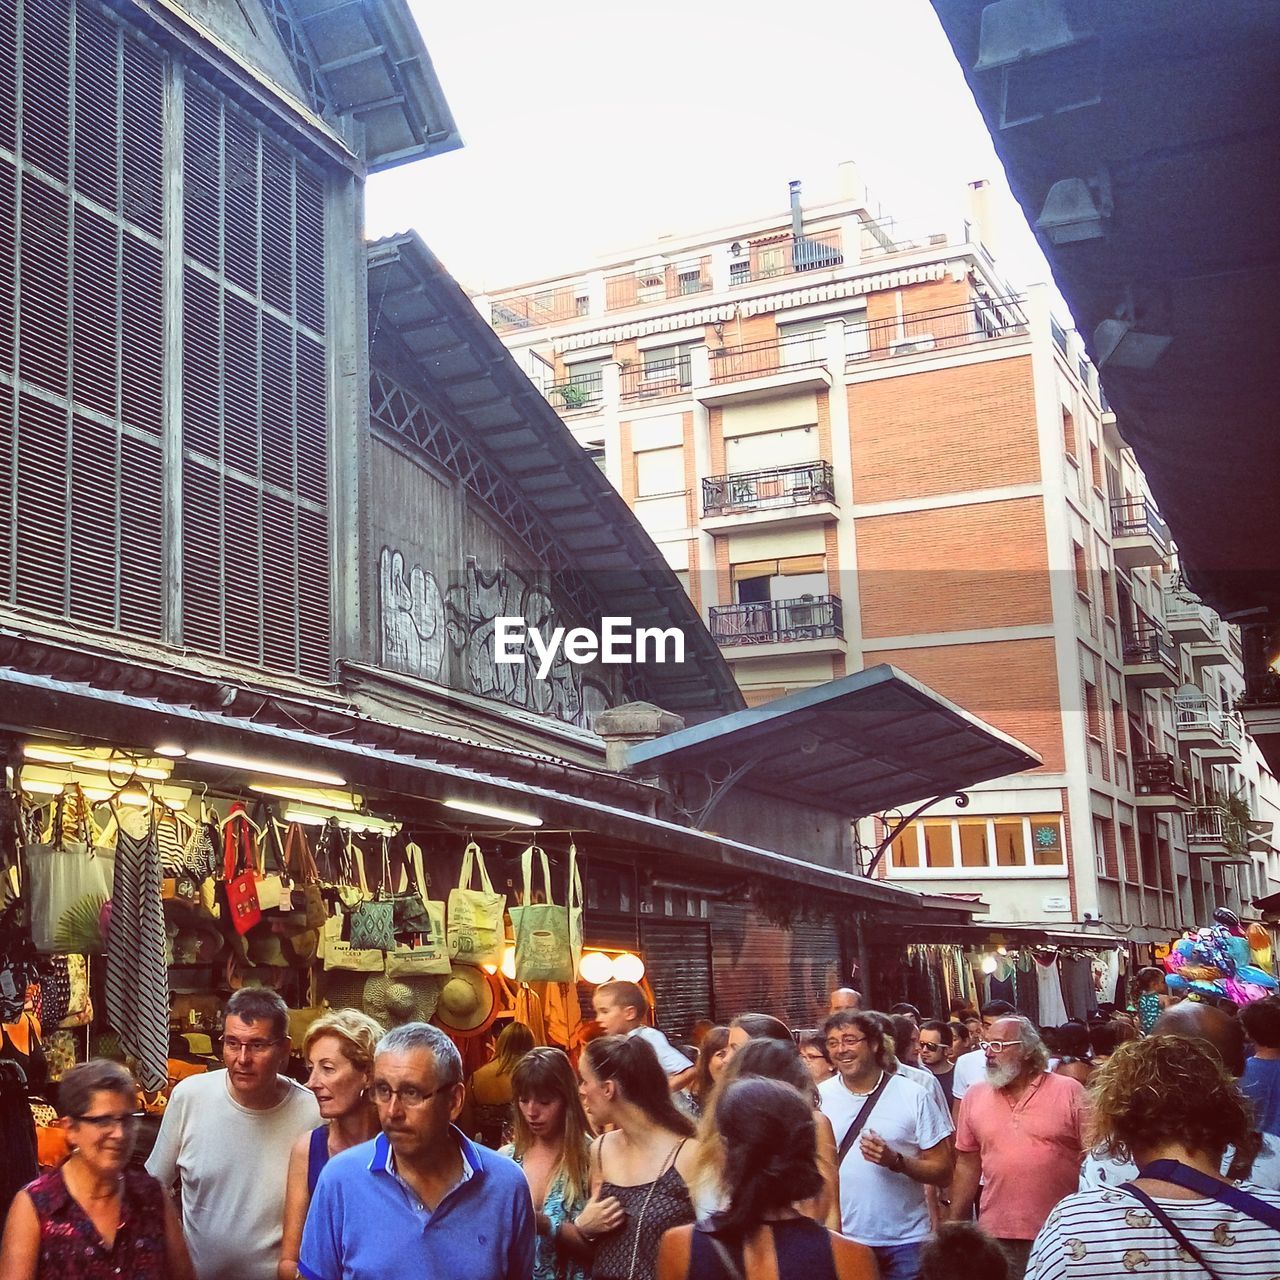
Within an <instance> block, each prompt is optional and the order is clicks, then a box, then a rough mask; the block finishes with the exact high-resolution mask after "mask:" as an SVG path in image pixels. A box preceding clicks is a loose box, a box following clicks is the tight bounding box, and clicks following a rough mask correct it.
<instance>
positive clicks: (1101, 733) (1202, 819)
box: [475, 166, 1280, 943]
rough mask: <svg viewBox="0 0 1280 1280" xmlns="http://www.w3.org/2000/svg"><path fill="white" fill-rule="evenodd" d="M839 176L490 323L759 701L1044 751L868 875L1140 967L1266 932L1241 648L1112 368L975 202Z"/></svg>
mask: <svg viewBox="0 0 1280 1280" xmlns="http://www.w3.org/2000/svg"><path fill="white" fill-rule="evenodd" d="M841 177H842V183H843V187H844V195H843V196H842V198H841V199H839V200H836V201H834V202H831V203H826V204H822V205H819V206H814V207H808V208H805V207H803V206H802V204H801V201H800V194H799V191H798V184H793V187H792V199H791V208H790V210H789V211H787V212H783V213H781V214H780V215H779V216H777V217H773V218H764V219H758V220H755V221H753V222H750V223H743V224H741V225H736V226H732V227H726V228H720V229H718V230H716V231H714V232H710V233H703V234H697V235H688V236H680V237H668V238H665V239H663V240H661V241H660V242H658V243H656V244H653V245H650V246H646V247H644V248H642V249H641V250H639V251H632V252H630V253H628V254H626V255H625V256H619V257H616V258H612V259H610V260H608V261H605V262H602V263H600V264H597V265H595V266H593V267H591V268H590V269H583V270H580V271H578V272H576V273H574V274H566V275H564V276H561V277H557V278H554V279H548V280H542V281H537V282H531V283H526V284H523V285H521V286H518V287H513V288H510V289H504V290H501V291H491V292H489V293H487V294H484V295H480V296H478V297H477V298H476V299H475V301H476V304H477V306H478V307H479V308H480V309H481V311H482V312H483V313H484V314H485V315H486V316H487V317H488V318H489V319H490V320H491V322H492V324H493V326H494V328H495V329H496V330H497V332H498V333H499V335H500V336H501V337H502V338H503V340H504V342H505V343H506V344H507V346H508V347H509V349H510V350H511V351H512V352H513V353H514V354H515V356H516V358H517V360H518V361H519V363H520V364H521V366H522V367H523V368H524V369H525V371H526V372H527V373H528V375H529V377H530V378H531V379H532V380H533V381H534V382H535V384H537V385H538V386H539V387H540V388H541V390H542V392H543V393H544V394H545V395H546V397H547V398H548V400H549V401H550V402H551V403H552V404H553V405H555V407H556V408H557V409H558V410H559V411H560V413H561V414H562V416H563V418H564V420H565V422H566V423H567V425H568V426H569V427H570V429H571V430H572V432H573V434H574V435H575V437H576V438H577V439H578V440H579V441H580V442H581V444H582V445H583V447H584V448H586V449H587V450H589V451H590V452H591V453H592V454H593V456H594V457H595V458H596V460H597V462H598V463H599V465H600V466H601V467H602V468H603V469H604V471H605V472H606V474H607V475H608V476H609V478H610V479H611V480H612V481H613V483H614V485H615V486H616V487H617V488H618V490H619V491H620V492H621V493H622V495H623V496H624V497H625V498H626V500H627V502H628V504H629V505H630V506H631V507H632V508H633V509H634V511H635V512H636V514H637V516H638V517H639V518H640V520H641V522H642V523H643V524H644V525H645V527H646V528H647V529H648V530H649V532H650V533H651V534H652V536H653V537H654V539H655V541H656V542H657V543H658V544H659V546H660V547H661V548H662V550H663V551H664V553H665V554H666V556H667V558H668V560H669V562H670V564H671V565H672V567H673V568H674V569H675V570H676V571H677V572H678V573H679V574H680V576H681V578H682V580H683V581H684V583H685V585H686V587H687V590H688V591H689V594H690V596H691V598H692V599H693V601H694V603H695V604H696V605H697V607H698V608H699V610H700V611H701V612H702V615H703V616H704V617H705V619H706V620H707V624H708V626H709V628H710V630H711V632H712V634H713V635H714V636H715V637H716V639H717V641H718V642H719V644H720V645H721V646H722V649H723V652H724V654H725V656H726V658H727V659H728V660H729V661H730V663H731V664H732V667H733V670H734V674H735V677H736V679H737V681H738V683H739V685H740V687H741V689H742V691H743V693H744V696H745V697H746V699H747V701H748V703H749V704H751V705H754V704H758V703H760V702H763V701H767V700H769V699H771V698H774V697H777V696H780V695H781V694H784V693H787V692H791V691H794V690H796V689H799V688H804V687H807V686H811V685H815V684H820V683H822V682H824V681H827V680H830V679H832V678H834V677H838V676H841V675H844V674H846V673H847V672H849V671H854V670H858V669H860V668H862V667H864V666H870V665H873V664H876V663H882V662H888V663H892V664H894V665H895V666H897V667H899V668H901V669H902V670H904V671H906V672H907V673H909V674H910V675H912V676H915V677H917V678H918V679H920V680H922V681H924V682H925V683H926V684H928V685H930V686H931V687H933V688H935V689H937V690H938V691H939V692H941V693H943V694H944V695H946V696H947V697H950V698H951V699H952V700H953V701H955V702H957V703H959V704H961V705H962V706H964V707H965V708H966V709H967V710H969V711H971V712H973V713H974V714H976V715H978V716H980V717H982V718H983V719H985V720H987V721H989V722H990V723H992V724H995V725H997V726H998V727H1000V728H1001V729H1003V730H1005V731H1006V732H1008V733H1010V734H1012V735H1014V736H1015V737H1017V738H1019V739H1020V740H1021V741H1023V742H1025V743H1026V744H1027V745H1029V746H1030V747H1032V748H1033V749H1034V750H1035V751H1037V752H1038V753H1040V755H1041V756H1042V758H1043V760H1044V764H1043V766H1042V767H1041V768H1040V769H1037V770H1035V771H1032V772H1029V773H1026V774H1023V775H1019V776H1017V777H1015V778H1012V779H1005V780H1003V781H1002V782H1001V783H999V784H991V785H988V786H984V787H982V788H979V789H977V790H975V791H974V792H972V793H971V794H970V796H969V803H968V804H967V806H960V805H959V804H957V803H956V802H955V801H954V800H948V801H944V802H943V803H940V804H939V805H937V806H935V807H934V808H933V809H931V810H930V811H929V813H928V815H927V816H926V817H925V818H924V819H923V820H922V821H920V822H917V823H915V824H913V825H912V826H910V827H908V828H907V829H906V830H905V831H904V832H903V833H902V834H901V835H900V836H899V837H898V838H897V839H896V840H895V841H894V842H893V844H892V845H891V846H890V848H889V849H888V853H887V856H886V857H885V858H884V859H883V860H882V861H881V862H880V863H879V865H878V866H877V867H876V868H875V871H874V874H877V875H885V876H888V877H890V878H892V879H895V880H900V881H911V882H929V883H927V884H924V885H921V887H927V888H929V889H935V890H943V891H949V892H954V893H971V894H980V895H981V896H982V897H983V898H984V899H985V900H986V901H987V902H989V903H990V905H991V911H990V915H989V919H990V920H991V921H999V922H1010V923H1024V924H1029V923H1033V922H1034V923H1039V924H1041V925H1047V926H1049V927H1052V928H1055V929H1059V930H1062V929H1065V930H1067V931H1071V930H1072V929H1073V928H1074V929H1080V930H1082V931H1084V932H1086V933H1092V934H1095V935H1096V934H1098V933H1105V934H1107V935H1109V936H1112V937H1119V938H1123V939H1125V940H1127V941H1129V942H1134V943H1143V942H1155V941H1159V940H1162V939H1165V940H1167V938H1168V935H1169V932H1170V931H1171V930H1172V929H1175V928H1179V927H1182V926H1184V925H1188V924H1193V923H1197V922H1202V921H1203V920H1204V919H1205V918H1206V917H1207V916H1208V915H1209V914H1210V913H1211V911H1212V908H1213V906H1215V905H1220V904H1227V905H1231V906H1232V907H1234V908H1235V909H1237V910H1239V911H1241V912H1242V913H1243V914H1254V913H1253V912H1252V910H1251V908H1250V906H1249V902H1250V899H1251V898H1252V897H1253V896H1255V895H1256V894H1262V893H1266V892H1269V891H1271V890H1272V889H1274V888H1275V887H1276V884H1275V883H1274V882H1275V881H1277V880H1280V854H1277V851H1276V849H1275V847H1274V846H1273V845H1272V843H1271V830H1272V827H1271V825H1270V822H1269V821H1268V818H1270V819H1274V818H1276V817H1278V816H1280V792H1277V790H1276V787H1275V780H1274V779H1273V778H1272V777H1271V775H1270V774H1269V773H1268V772H1267V771H1266V769H1265V766H1263V765H1262V763H1261V758H1260V756H1259V755H1258V753H1257V752H1256V749H1255V748H1254V746H1253V744H1252V742H1251V740H1250V739H1249V738H1248V737H1247V735H1244V734H1243V733H1242V731H1241V727H1240V723H1239V720H1238V718H1237V717H1236V715H1235V714H1234V711H1233V706H1234V702H1235V698H1236V696H1237V695H1238V693H1239V691H1240V688H1241V676H1240V655H1239V647H1238V640H1237V637H1236V634H1235V630H1234V628H1231V627H1228V626H1226V625H1225V624H1223V623H1221V622H1220V621H1219V619H1218V618H1217V617H1216V616H1215V615H1213V614H1212V613H1210V612H1209V611H1208V610H1206V609H1205V608H1204V607H1203V605H1202V604H1201V603H1200V602H1199V601H1198V600H1196V599H1194V597H1191V596H1189V595H1187V594H1185V592H1183V591H1182V590H1181V589H1180V586H1179V581H1178V577H1177V572H1176V550H1175V548H1174V547H1173V546H1172V545H1171V544H1170V540H1169V536H1168V531H1167V529H1166V528H1165V526H1164V524H1163V522H1162V521H1161V519H1160V516H1159V514H1158V513H1157V512H1156V511H1155V510H1154V508H1153V506H1152V504H1151V502H1150V501H1149V499H1148V497H1147V494H1146V489H1145V485H1144V482H1143V478H1142V476H1141V474H1140V473H1139V472H1138V471H1137V469H1136V467H1135V464H1134V462H1133V459H1132V455H1131V454H1130V453H1129V451H1128V450H1127V449H1126V447H1125V444H1124V441H1123V436H1122V432H1123V423H1117V422H1116V420H1115V418H1114V416H1113V415H1112V414H1110V413H1109V412H1108V411H1107V408H1106V403H1105V400H1104V399H1103V397H1102V395H1101V392H1100V388H1099V382H1098V376H1097V371H1096V370H1095V369H1094V368H1093V367H1092V366H1091V365H1090V364H1089V362H1088V359H1087V357H1086V356H1085V355H1084V353H1083V347H1082V345H1081V344H1080V342H1079V341H1078V339H1077V338H1076V335H1075V334H1074V333H1071V332H1068V331H1067V330H1066V329H1065V328H1064V327H1063V326H1062V325H1061V324H1059V322H1058V321H1057V320H1056V319H1055V318H1054V317H1053V316H1052V315H1051V314H1050V306H1049V299H1048V295H1047V290H1046V289H1045V288H1043V287H1038V288H1035V289H1032V290H1030V291H1029V292H1028V293H1026V294H1015V293H1013V292H1012V291H1011V290H1010V288H1009V286H1008V285H1007V283H1006V282H1005V281H1004V280H1003V279H1002V277H1001V274H1000V272H999V270H998V268H997V266H996V263H995V260H994V258H993V257H992V254H991V252H990V251H989V247H988V244H987V243H984V238H983V234H982V226H983V224H984V223H988V224H989V219H988V218H987V217H986V215H985V200H986V194H987V193H986V184H985V183H975V184H973V188H972V192H971V196H972V201H971V217H970V218H969V219H967V220H966V221H965V222H964V224H963V225H962V226H961V227H960V228H958V229H957V230H956V231H955V232H953V233H943V232H936V233H935V232H926V233H924V234H920V235H913V234H910V233H908V232H907V231H906V230H904V229H903V228H901V227H899V226H897V225H896V224H894V223H893V222H892V221H889V220H886V219H884V218H883V217H881V216H879V215H878V214H877V215H875V216H873V213H872V209H871V204H870V201H869V199H868V197H867V195H866V192H865V189H864V188H862V187H861V184H860V182H859V180H858V177H857V173H856V170H855V169H854V168H853V166H842V172H841ZM988 239H989V237H988ZM1232 795H1235V796H1238V797H1239V799H1238V801H1237V802H1234V803H1231V802H1228V800H1227V797H1229V796H1232ZM864 825H865V826H866V827H867V830H866V831H864V833H863V835H864V837H865V838H866V840H867V842H868V844H869V845H871V846H874V844H875V841H876V840H877V839H878V838H879V837H880V835H881V832H882V828H881V827H880V826H879V825H878V824H875V823H868V824H864ZM1098 922H1101V923H1098Z"/></svg>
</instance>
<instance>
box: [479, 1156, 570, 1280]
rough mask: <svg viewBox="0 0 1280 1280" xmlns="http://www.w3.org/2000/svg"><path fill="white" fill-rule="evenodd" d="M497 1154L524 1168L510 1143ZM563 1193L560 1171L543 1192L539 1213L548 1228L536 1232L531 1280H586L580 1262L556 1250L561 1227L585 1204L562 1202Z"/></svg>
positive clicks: (565, 1187)
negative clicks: (546, 1222) (545, 1231)
mask: <svg viewBox="0 0 1280 1280" xmlns="http://www.w3.org/2000/svg"><path fill="white" fill-rule="evenodd" d="M498 1154H499V1155H503V1156H507V1157H508V1158H509V1159H511V1160H514V1161H515V1162H516V1164H518V1165H523V1164H524V1161H523V1159H522V1158H521V1157H520V1156H518V1155H516V1150H515V1147H514V1146H513V1145H512V1144H511V1143H508V1144H507V1145H506V1146H505V1147H503V1148H502V1149H501V1151H499V1152H498ZM567 1191H568V1187H567V1183H566V1179H565V1174H564V1171H563V1170H561V1171H560V1174H559V1175H558V1176H557V1177H556V1179H555V1181H554V1182H552V1184H551V1185H550V1186H549V1187H548V1188H547V1197H546V1199H545V1200H544V1201H543V1202H542V1208H541V1209H540V1210H539V1212H540V1213H543V1214H545V1215H546V1217H547V1220H548V1221H549V1223H550V1224H551V1230H550V1233H549V1234H546V1235H544V1234H543V1233H542V1232H541V1231H540V1232H538V1242H537V1247H536V1250H535V1252H534V1255H533V1276H532V1280H588V1278H589V1276H590V1272H589V1271H588V1269H587V1268H586V1267H584V1266H583V1265H582V1264H581V1263H580V1262H578V1261H576V1260H575V1259H573V1258H569V1257H566V1256H565V1255H564V1254H561V1253H560V1252H559V1250H558V1249H557V1248H556V1234H557V1233H558V1232H559V1230H560V1227H561V1225H562V1224H564V1223H565V1222H572V1221H573V1219H574V1218H576V1217H577V1216H578V1214H580V1213H581V1212H582V1210H583V1209H584V1208H586V1204H587V1199H586V1196H580V1197H578V1198H577V1199H575V1200H572V1201H566V1199H565V1196H566V1194H567Z"/></svg>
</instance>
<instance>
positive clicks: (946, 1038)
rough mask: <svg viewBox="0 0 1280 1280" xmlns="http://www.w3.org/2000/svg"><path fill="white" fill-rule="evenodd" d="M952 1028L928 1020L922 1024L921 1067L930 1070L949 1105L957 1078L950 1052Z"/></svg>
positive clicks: (931, 1019) (919, 1042) (934, 1020)
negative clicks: (955, 1077)
mask: <svg viewBox="0 0 1280 1280" xmlns="http://www.w3.org/2000/svg"><path fill="white" fill-rule="evenodd" d="M951 1041H952V1033H951V1028H950V1027H949V1026H948V1025H947V1024H946V1023H945V1022H939V1021H937V1020H936V1019H934V1018H928V1019H926V1020H925V1021H924V1022H922V1023H921V1024H920V1038H919V1041H918V1044H919V1050H920V1065H921V1066H922V1067H924V1068H925V1069H926V1070H928V1071H929V1072H930V1073H931V1074H932V1075H933V1078H934V1079H935V1080H936V1081H937V1082H938V1083H939V1084H940V1085H941V1086H942V1092H943V1093H944V1094H945V1095H946V1099H947V1105H948V1106H950V1105H951V1100H952V1097H953V1094H952V1092H951V1081H952V1079H953V1078H954V1076H955V1067H954V1066H953V1065H952V1063H951V1058H950V1056H949V1055H948V1052H947V1051H948V1050H949V1049H950V1048H951Z"/></svg>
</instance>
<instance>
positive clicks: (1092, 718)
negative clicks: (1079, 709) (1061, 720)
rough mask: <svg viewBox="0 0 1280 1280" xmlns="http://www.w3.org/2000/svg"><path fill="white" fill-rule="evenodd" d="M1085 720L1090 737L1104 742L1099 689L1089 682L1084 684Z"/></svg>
mask: <svg viewBox="0 0 1280 1280" xmlns="http://www.w3.org/2000/svg"><path fill="white" fill-rule="evenodd" d="M1084 720H1085V729H1086V731H1087V732H1088V734H1089V737H1091V738H1095V739H1097V741H1099V742H1101V741H1102V707H1101V705H1100V704H1099V702H1098V687H1097V685H1095V684H1091V683H1090V682H1089V681H1088V680H1086V681H1085V682H1084Z"/></svg>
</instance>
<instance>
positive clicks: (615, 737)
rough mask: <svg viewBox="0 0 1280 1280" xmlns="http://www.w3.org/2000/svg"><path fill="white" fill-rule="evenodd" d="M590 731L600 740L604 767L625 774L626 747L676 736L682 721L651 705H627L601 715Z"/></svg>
mask: <svg viewBox="0 0 1280 1280" xmlns="http://www.w3.org/2000/svg"><path fill="white" fill-rule="evenodd" d="M591 727H592V729H594V730H595V732H596V734H597V735H598V736H599V737H601V738H603V739H604V748H605V766H604V767H605V768H606V769H612V770H613V772H614V773H626V772H628V768H627V748H628V747H631V746H634V745H636V744H637V743H640V742H650V741H652V740H653V739H654V738H664V737H666V735H667V734H669V733H676V732H678V731H679V730H681V729H683V728H684V720H683V719H682V718H681V717H680V716H678V715H676V714H675V713H674V712H671V711H663V710H662V708H661V707H655V706H654V705H653V703H652V702H627V703H624V704H623V705H622V706H620V707H610V708H609V709H608V710H607V711H602V712H601V713H600V714H599V715H598V716H596V718H595V723H594V724H593V725H592V726H591Z"/></svg>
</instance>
